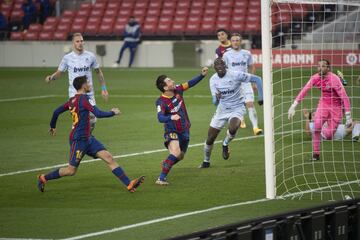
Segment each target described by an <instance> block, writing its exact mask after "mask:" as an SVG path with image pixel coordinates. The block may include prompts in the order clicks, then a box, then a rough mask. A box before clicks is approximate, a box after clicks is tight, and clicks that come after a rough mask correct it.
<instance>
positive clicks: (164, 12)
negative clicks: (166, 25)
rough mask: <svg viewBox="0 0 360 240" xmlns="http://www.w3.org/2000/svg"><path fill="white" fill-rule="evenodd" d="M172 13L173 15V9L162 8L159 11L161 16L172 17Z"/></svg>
mask: <svg viewBox="0 0 360 240" xmlns="http://www.w3.org/2000/svg"><path fill="white" fill-rule="evenodd" d="M174 13H175V8H163V9H162V10H161V13H160V15H161V16H163V15H164V16H174Z"/></svg>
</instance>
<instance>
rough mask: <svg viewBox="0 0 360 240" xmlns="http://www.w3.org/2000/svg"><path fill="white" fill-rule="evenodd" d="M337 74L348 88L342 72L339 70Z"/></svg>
mask: <svg viewBox="0 0 360 240" xmlns="http://www.w3.org/2000/svg"><path fill="white" fill-rule="evenodd" d="M336 74H337V75H338V77H339V78H340V80H341V83H342V85H344V86H346V85H347V81H346V80H345V78H344V74H343V73H342V72H340V71H339V70H337V71H336Z"/></svg>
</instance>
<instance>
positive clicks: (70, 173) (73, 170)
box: [66, 167, 76, 176]
mask: <svg viewBox="0 0 360 240" xmlns="http://www.w3.org/2000/svg"><path fill="white" fill-rule="evenodd" d="M66 173H67V176H74V175H75V174H76V168H73V167H68V168H67V171H66Z"/></svg>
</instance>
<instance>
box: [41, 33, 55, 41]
mask: <svg viewBox="0 0 360 240" xmlns="http://www.w3.org/2000/svg"><path fill="white" fill-rule="evenodd" d="M53 36H54V33H53V32H44V31H42V32H41V33H40V34H39V40H40V41H51V40H53Z"/></svg>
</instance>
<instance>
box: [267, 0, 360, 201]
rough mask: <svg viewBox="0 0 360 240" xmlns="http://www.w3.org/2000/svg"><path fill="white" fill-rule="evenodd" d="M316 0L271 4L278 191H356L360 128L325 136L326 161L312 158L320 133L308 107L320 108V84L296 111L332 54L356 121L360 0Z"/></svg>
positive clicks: (296, 194)
mask: <svg viewBox="0 0 360 240" xmlns="http://www.w3.org/2000/svg"><path fill="white" fill-rule="evenodd" d="M300 2H301V3H300ZM314 2H315V1H299V0H298V1H291V0H288V1H285V0H284V1H283V0H278V1H274V2H273V4H272V7H271V20H272V45H273V46H272V75H273V97H274V138H275V167H276V193H277V196H278V197H290V198H311V199H314V198H320V199H328V200H334V199H342V198H348V197H356V196H360V185H359V184H360V142H354V141H353V139H352V137H353V136H352V133H349V134H348V136H346V137H345V138H343V139H339V140H322V142H321V153H320V155H321V159H320V161H311V157H312V153H313V149H312V135H311V134H308V133H307V131H306V123H307V122H308V121H307V120H308V118H307V117H305V115H304V113H303V112H302V111H303V110H304V109H307V110H308V111H309V112H313V111H315V110H316V107H317V104H318V101H319V98H320V90H318V89H316V88H313V89H312V90H311V91H309V92H308V94H307V96H306V97H305V99H304V100H303V101H302V102H301V103H300V104H299V105H298V106H297V111H296V114H295V117H294V119H293V120H292V121H289V119H288V109H289V107H290V106H291V104H292V103H293V101H294V99H295V97H296V96H297V94H298V93H299V92H300V91H301V89H302V88H303V86H304V85H305V84H306V83H307V82H308V80H309V79H310V77H311V75H313V74H315V73H316V72H317V63H318V60H320V59H323V58H325V59H328V60H329V61H330V63H331V71H332V72H334V73H337V71H340V72H341V73H342V74H343V78H342V79H343V80H344V84H346V82H347V85H346V86H345V89H346V92H347V95H348V96H349V98H350V101H351V113H352V118H353V121H360V78H359V76H360V50H359V48H360V1H358V0H356V1H355V0H354V1H352V0H347V1H335V0H333V1H331V0H327V1H316V3H314ZM341 73H339V74H340V75H341ZM345 81H346V82H345ZM344 123H345V120H344V119H343V122H342V124H344Z"/></svg>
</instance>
